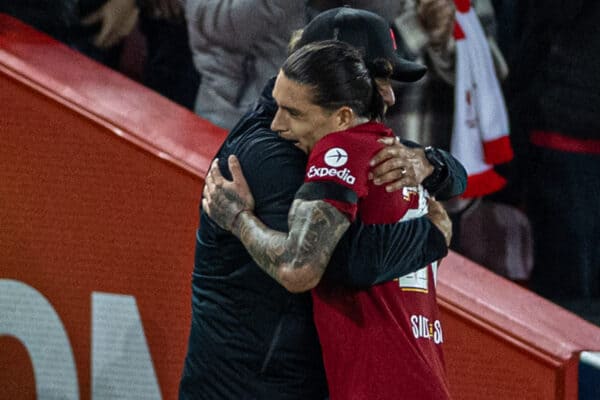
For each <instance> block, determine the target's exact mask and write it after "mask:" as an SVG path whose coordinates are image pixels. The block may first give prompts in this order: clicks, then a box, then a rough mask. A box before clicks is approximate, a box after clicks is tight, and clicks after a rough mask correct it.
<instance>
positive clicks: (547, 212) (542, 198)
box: [508, 0, 600, 315]
mask: <svg viewBox="0 0 600 400" xmlns="http://www.w3.org/2000/svg"><path fill="white" fill-rule="evenodd" d="M525 4H526V5H527V8H526V10H525V14H524V21H525V26H524V29H523V37H522V41H521V44H520V46H519V48H518V49H517V50H516V56H515V57H514V64H513V65H511V68H512V70H513V72H514V73H513V74H512V75H511V79H510V81H509V91H508V100H509V102H510V103H509V104H510V105H511V111H512V116H513V127H514V129H513V142H514V144H515V148H516V150H517V152H516V154H517V161H518V172H519V173H520V174H521V175H522V177H523V183H524V185H523V190H524V193H525V203H526V211H527V214H528V216H529V217H530V219H531V222H532V227H533V232H534V247H535V257H534V259H535V265H534V269H533V274H532V278H531V287H532V288H533V289H534V290H535V291H537V292H538V293H540V294H541V295H543V296H545V297H547V298H550V299H553V300H555V301H558V302H560V303H561V304H565V305H568V303H579V304H578V305H576V306H575V308H576V309H577V310H579V312H580V313H582V314H584V315H585V314H586V312H589V309H590V307H589V306H590V304H591V302H592V301H594V300H596V301H598V299H599V298H600V216H599V213H598V211H597V208H598V199H600V119H599V118H598V110H599V109H600V95H599V93H600V80H599V79H598V78H597V73H598V71H599V70H600V35H598V27H597V23H598V20H599V19H600V3H599V2H598V1H595V0H574V1H562V0H553V1H543V2H542V1H535V0H530V1H527V2H525V3H524V5H525Z"/></svg>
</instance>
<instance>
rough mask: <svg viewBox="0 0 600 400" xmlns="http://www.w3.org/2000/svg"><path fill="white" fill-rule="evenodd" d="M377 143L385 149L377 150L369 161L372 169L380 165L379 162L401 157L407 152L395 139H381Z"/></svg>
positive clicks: (406, 148)
mask: <svg viewBox="0 0 600 400" xmlns="http://www.w3.org/2000/svg"><path fill="white" fill-rule="evenodd" d="M377 141H378V142H379V143H382V144H384V145H385V147H384V148H382V149H381V150H379V152H378V153H377V154H375V156H374V157H373V158H372V159H371V161H370V165H371V166H372V167H373V166H375V165H378V164H380V163H381V162H383V161H385V160H387V159H389V158H392V157H402V156H403V155H404V153H405V152H406V151H407V150H408V147H406V146H404V145H403V144H402V143H400V140H399V139H398V138H396V137H393V138H392V137H386V138H381V139H379V140H377Z"/></svg>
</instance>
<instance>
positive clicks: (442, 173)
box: [422, 146, 448, 196]
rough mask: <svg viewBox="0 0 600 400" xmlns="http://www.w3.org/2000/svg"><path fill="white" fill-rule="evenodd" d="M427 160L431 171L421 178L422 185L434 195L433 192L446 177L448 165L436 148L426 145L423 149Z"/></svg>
mask: <svg viewBox="0 0 600 400" xmlns="http://www.w3.org/2000/svg"><path fill="white" fill-rule="evenodd" d="M423 151H424V152H425V157H426V158H427V161H429V163H430V164H431V165H432V166H433V172H432V173H431V175H429V176H428V177H427V178H425V179H424V180H423V182H422V183H423V187H425V189H427V190H428V191H429V193H431V194H432V195H434V196H435V193H436V192H437V191H438V190H439V189H440V188H441V187H442V186H443V184H444V183H445V182H446V179H448V167H447V166H446V163H445V162H444V158H443V157H442V156H441V155H440V153H439V152H438V151H437V149H435V148H433V147H431V146H427V147H425V149H423Z"/></svg>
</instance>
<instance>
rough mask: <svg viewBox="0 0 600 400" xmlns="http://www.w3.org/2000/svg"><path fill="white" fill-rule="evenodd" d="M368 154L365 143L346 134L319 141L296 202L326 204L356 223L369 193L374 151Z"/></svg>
mask: <svg viewBox="0 0 600 400" xmlns="http://www.w3.org/2000/svg"><path fill="white" fill-rule="evenodd" d="M365 150H367V149H365V148H364V142H362V141H360V140H357V138H356V137H355V135H352V134H349V133H347V132H346V133H345V132H334V133H330V134H329V135H327V136H325V137H324V138H322V139H321V140H319V141H318V142H317V143H316V145H315V147H314V148H313V150H312V152H311V153H310V156H309V158H308V164H307V166H306V174H305V176H304V184H303V185H302V187H301V188H300V190H299V191H298V193H297V194H296V198H300V199H304V200H324V201H326V202H328V203H330V204H331V205H333V206H334V207H336V208H337V209H338V210H339V211H341V212H342V213H344V214H345V215H346V216H348V218H349V219H350V221H353V220H354V219H355V218H356V214H357V210H358V200H359V199H360V198H361V197H364V196H366V194H367V193H368V173H369V168H370V166H369V160H370V159H371V151H368V150H367V151H365Z"/></svg>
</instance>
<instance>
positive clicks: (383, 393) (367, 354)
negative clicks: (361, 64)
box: [305, 122, 450, 400]
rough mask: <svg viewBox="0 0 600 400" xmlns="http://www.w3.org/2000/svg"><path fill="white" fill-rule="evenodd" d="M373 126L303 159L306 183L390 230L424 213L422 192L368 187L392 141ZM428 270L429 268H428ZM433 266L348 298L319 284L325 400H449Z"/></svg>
mask: <svg viewBox="0 0 600 400" xmlns="http://www.w3.org/2000/svg"><path fill="white" fill-rule="evenodd" d="M392 135H393V134H392V132H391V130H390V129H388V128H386V127H385V126H384V125H382V124H379V123H374V122H369V123H367V124H363V125H359V126H357V127H354V128H352V129H349V130H346V131H342V132H335V133H331V134H328V135H327V136H325V137H324V138H322V139H321V140H320V141H319V142H318V143H317V144H316V145H315V147H314V149H313V151H312V152H311V154H310V156H309V161H308V165H307V172H306V176H305V182H324V181H325V182H330V183H335V184H338V185H342V186H344V187H346V188H349V189H351V190H352V191H354V192H355V193H356V194H357V196H358V202H357V203H356V204H351V203H345V202H342V201H339V200H330V199H324V200H325V201H328V202H329V203H331V204H333V205H334V206H335V207H337V208H338V209H339V210H340V211H342V212H344V213H345V214H347V215H348V217H349V218H350V219H351V220H352V219H354V218H361V220H362V221H363V222H365V223H368V224H369V223H372V224H381V223H393V222H397V221H400V220H402V219H408V218H414V217H418V216H421V215H424V213H426V199H425V197H424V193H423V189H422V188H407V189H404V190H403V191H398V192H393V193H387V192H386V191H385V188H384V187H382V186H376V185H374V184H373V183H372V181H369V180H368V172H369V169H370V167H369V161H370V159H371V158H372V157H373V156H374V155H375V154H376V153H377V151H379V150H380V149H381V148H382V147H383V145H381V144H380V143H378V142H377V139H379V138H380V137H384V136H392ZM434 264H435V263H434ZM436 270H437V265H428V266H424V268H423V269H421V270H419V271H417V272H415V273H412V274H409V275H406V276H403V277H399V278H398V279H396V280H394V281H392V282H388V283H384V284H380V285H377V286H373V287H371V288H370V289H368V290H354V289H348V288H344V287H342V286H341V285H336V283H335V282H328V281H323V282H322V283H321V284H320V285H319V286H318V287H317V288H315V289H314V290H313V291H312V296H313V302H314V305H313V307H314V311H313V312H314V318H315V323H316V326H317V330H318V333H319V339H320V341H321V346H322V350H323V360H324V363H325V370H326V372H327V381H328V385H329V393H330V398H331V400H350V399H369V400H376V399H415V400H417V399H418V400H429V399H448V398H449V397H450V395H449V391H448V383H447V378H446V373H445V366H444V358H443V354H442V349H441V344H442V343H443V340H444V337H443V333H442V326H441V322H440V319H439V310H438V306H437V303H436V292H435V275H436Z"/></svg>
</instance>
